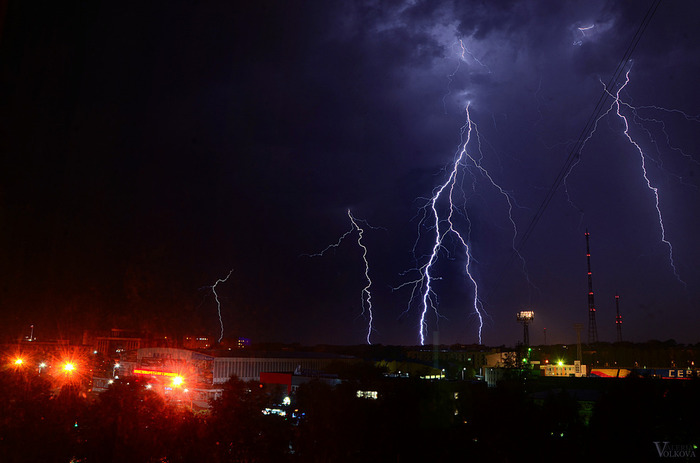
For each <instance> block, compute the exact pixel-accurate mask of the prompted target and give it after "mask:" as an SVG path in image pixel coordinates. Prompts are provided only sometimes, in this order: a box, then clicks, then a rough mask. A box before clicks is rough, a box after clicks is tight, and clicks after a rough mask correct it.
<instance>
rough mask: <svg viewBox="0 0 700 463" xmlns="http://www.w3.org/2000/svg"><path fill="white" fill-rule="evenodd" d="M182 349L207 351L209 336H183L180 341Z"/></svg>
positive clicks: (209, 341) (209, 344) (209, 345)
mask: <svg viewBox="0 0 700 463" xmlns="http://www.w3.org/2000/svg"><path fill="white" fill-rule="evenodd" d="M182 347H183V348H184V349H209V348H210V347H211V339H210V338H209V336H185V337H184V339H183V340H182Z"/></svg>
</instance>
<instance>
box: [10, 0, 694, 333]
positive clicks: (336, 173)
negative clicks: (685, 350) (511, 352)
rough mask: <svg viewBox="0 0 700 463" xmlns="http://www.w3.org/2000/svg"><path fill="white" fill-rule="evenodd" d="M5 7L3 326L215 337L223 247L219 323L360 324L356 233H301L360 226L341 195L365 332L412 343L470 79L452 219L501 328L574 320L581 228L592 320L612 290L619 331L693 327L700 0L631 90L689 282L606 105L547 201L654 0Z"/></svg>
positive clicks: (670, 25)
mask: <svg viewBox="0 0 700 463" xmlns="http://www.w3.org/2000/svg"><path fill="white" fill-rule="evenodd" d="M235 3H243V4H242V5H235ZM4 4H5V5H6V7H5V11H4V12H2V13H0V18H1V19H0V27H1V28H2V29H1V32H0V33H1V35H0V40H1V41H0V53H1V55H0V60H1V61H0V108H1V110H0V117H1V119H0V147H1V148H2V157H1V159H2V164H1V165H0V175H1V176H2V177H1V181H0V272H1V273H0V274H1V275H2V279H1V280H0V326H2V329H1V330H2V333H3V334H4V336H6V337H17V336H19V335H22V334H28V331H29V328H28V327H29V325H30V324H35V334H36V335H37V336H38V337H44V338H47V337H55V336H59V335H61V336H63V335H71V334H75V333H76V332H81V331H82V329H84V328H89V329H108V328H111V327H122V328H139V329H144V330H149V331H150V332H152V333H156V334H158V333H160V334H162V333H166V334H167V333H172V334H180V335H181V334H209V335H211V336H213V337H215V338H217V337H218V335H219V330H220V328H219V320H218V317H217V308H216V302H215V300H214V297H213V294H212V291H211V286H212V285H213V284H214V283H215V282H216V281H217V279H220V278H225V277H226V275H227V274H228V273H229V271H231V270H232V269H233V273H232V274H231V277H230V279H229V280H227V281H226V282H224V283H220V284H219V285H218V286H217V290H218V294H219V297H220V301H221V304H222V318H223V321H224V326H225V333H226V336H245V337H248V338H250V339H251V340H252V341H254V342H255V341H282V342H301V343H304V344H315V343H333V344H359V343H363V342H366V335H367V323H368V319H367V317H366V315H367V312H365V317H363V315H362V304H361V291H362V289H363V288H364V287H365V286H366V284H367V283H366V280H365V277H364V264H363V261H362V250H361V249H360V248H359V247H358V244H357V237H358V235H357V233H356V232H355V233H354V234H352V235H349V236H348V237H347V238H346V240H344V241H343V242H341V243H340V245H339V246H338V247H337V248H333V249H330V250H328V251H327V252H326V253H325V254H324V255H323V256H320V257H308V254H314V253H318V252H320V251H321V250H323V249H324V248H325V247H326V246H328V245H330V244H333V243H336V242H337V241H338V239H339V238H340V237H341V235H342V234H343V233H345V232H347V231H350V230H351V222H350V219H349V217H348V215H347V211H348V209H350V210H351V212H352V214H353V216H354V217H355V218H357V219H358V225H360V226H362V227H363V228H364V234H363V244H364V245H365V246H366V247H367V259H368V261H369V263H370V269H369V275H370V278H371V279H372V283H373V284H372V286H371V288H370V291H371V294H372V299H371V301H372V309H373V322H374V331H373V332H372V334H371V340H372V342H374V343H382V344H417V343H419V342H420V338H419V323H420V322H419V320H420V311H421V307H420V294H418V295H417V297H416V300H415V301H414V303H413V304H410V297H411V286H410V285H408V286H403V287H401V285H403V284H405V283H407V282H410V281H413V280H415V279H416V278H418V277H419V276H420V275H419V272H417V271H416V270H415V268H417V267H418V268H420V267H422V266H424V265H425V264H426V263H427V262H428V259H429V254H430V252H431V249H432V247H433V245H434V241H435V236H434V233H435V230H434V228H432V227H431V223H432V222H431V219H430V216H429V215H428V216H425V215H424V211H425V209H422V208H424V207H425V206H426V205H427V204H428V200H429V198H430V196H431V195H432V194H433V193H435V192H436V191H437V188H439V187H440V185H442V184H444V183H445V182H447V181H448V179H449V175H450V172H451V169H452V167H453V163H454V162H455V159H456V156H458V155H459V151H460V146H461V143H462V140H463V138H461V137H462V135H463V134H464V135H466V132H464V131H463V130H462V129H463V127H465V123H466V122H467V113H466V111H465V109H466V107H467V104H469V115H470V117H471V121H472V123H473V124H474V125H472V132H471V136H472V139H471V142H470V144H469V145H468V146H467V153H468V154H469V155H470V156H471V158H472V159H471V160H470V159H466V160H464V162H463V163H462V164H461V165H460V166H459V173H458V175H457V177H456V179H455V180H456V181H455V187H454V194H453V198H454V200H455V203H456V208H455V210H454V214H453V217H454V223H455V228H456V229H458V230H459V231H460V232H461V233H462V236H463V237H464V239H465V242H466V243H467V244H468V245H469V250H470V253H471V257H472V260H471V262H470V269H471V273H472V275H473V278H474V280H475V281H476V282H477V284H478V291H479V292H478V296H479V299H480V301H481V304H482V305H483V310H484V311H485V314H487V315H484V326H483V330H482V340H483V343H484V344H487V345H500V344H507V345H512V344H514V343H515V342H517V341H518V340H520V339H522V327H521V326H520V325H518V323H517V322H516V320H515V313H516V312H517V311H518V310H523V309H529V308H531V309H532V310H534V311H535V314H536V315H535V317H536V318H535V322H534V324H533V325H532V326H531V328H530V337H531V342H532V343H533V344H541V343H542V342H543V341H544V339H543V328H547V341H548V343H569V342H574V340H575V337H576V336H575V331H574V329H573V324H574V323H576V322H580V323H584V324H585V325H586V326H587V324H588V300H587V292H588V290H587V277H586V272H587V269H586V241H585V237H584V232H585V230H586V229H588V230H589V232H590V234H591V235H590V236H591V254H592V270H593V285H594V291H595V298H596V307H597V324H598V333H599V338H600V340H601V341H611V342H612V341H614V340H615V336H616V334H615V324H614V320H615V302H614V296H615V294H616V292H617V293H619V294H620V309H621V312H622V315H623V317H624V325H623V336H624V338H625V339H626V340H630V341H635V342H643V341H647V340H649V339H660V340H666V339H670V338H673V339H675V340H677V341H678V342H684V343H691V342H692V343H695V342H698V341H699V340H700V339H699V338H698V331H697V328H698V326H700V311H699V310H698V309H699V308H700V290H699V286H698V283H700V267H699V266H698V264H697V263H698V262H699V261H700V246H698V240H699V239H700V238H699V237H700V219H699V218H698V217H699V216H700V215H699V213H700V190H699V187H700V178H698V175H697V174H698V172H700V154H699V151H700V118H699V117H698V114H700V92H698V89H697V88H698V87H697V85H698V77H697V76H698V75H700V69H699V68H700V59H699V57H700V28H699V27H698V19H697V18H698V17H700V4H698V3H697V2H690V1H667V2H663V3H661V5H660V6H659V7H658V9H656V10H655V13H654V15H653V17H652V19H651V21H650V22H649V25H648V27H647V28H646V29H645V30H644V31H643V35H642V36H641V39H640V40H639V42H638V44H637V46H636V48H635V50H634V53H633V55H632V60H631V61H628V62H625V63H624V65H625V70H630V74H629V76H630V82H629V83H628V84H627V86H626V87H625V88H624V89H623V90H622V92H620V97H621V100H622V101H624V102H625V103H627V104H629V105H633V106H634V107H636V108H637V110H636V112H633V110H632V108H631V107H630V106H625V105H622V106H621V108H622V113H623V114H624V115H626V116H628V119H629V120H630V129H629V134H630V136H631V137H632V138H633V139H634V140H635V141H636V142H637V143H638V144H639V146H640V148H641V149H642V150H643V152H644V155H645V157H644V164H645V166H646V169H647V173H648V174H647V175H648V179H649V181H650V182H651V185H652V186H653V187H655V188H658V196H659V206H660V210H661V214H662V218H663V222H664V225H665V232H666V235H665V236H666V239H667V240H668V241H669V242H670V243H671V244H672V246H673V260H674V263H675V267H676V269H677V274H678V276H679V278H680V280H682V282H681V281H679V278H677V277H676V276H675V275H674V271H673V268H672V266H671V263H670V258H669V247H668V245H666V244H664V243H663V242H662V241H661V238H662V235H661V228H660V225H659V216H658V213H657V211H656V208H655V197H654V193H653V192H652V191H651V190H650V189H649V188H648V186H647V183H646V180H645V179H644V177H643V172H642V157H641V156H640V153H639V151H637V149H636V148H635V147H634V145H632V144H631V143H630V142H629V140H627V138H626V137H625V135H624V133H623V129H624V126H623V122H622V120H621V119H620V118H619V117H618V116H617V115H616V114H615V108H613V110H612V112H611V113H610V114H609V115H607V116H605V117H602V118H601V119H600V120H599V122H598V124H597V129H596V131H595V133H593V134H592V135H591V136H590V138H589V139H588V141H587V142H586V144H585V146H584V147H583V149H582V150H581V152H580V156H578V155H576V153H573V154H574V157H573V158H572V159H573V160H574V161H575V162H574V163H573V164H572V168H571V170H570V173H569V175H568V176H567V178H566V182H565V185H564V183H561V184H559V186H558V188H557V190H556V191H555V194H554V195H553V196H552V198H551V201H550V202H549V204H548V207H547V208H546V209H545V210H544V213H543V214H541V216H539V215H537V211H538V208H539V207H540V205H541V204H542V202H543V201H544V200H545V198H546V197H547V194H548V192H549V191H550V188H551V187H552V186H553V185H555V180H556V178H557V175H558V174H559V172H560V170H561V169H562V167H563V166H564V165H565V163H566V162H567V159H569V156H570V155H571V154H572V149H574V147H575V146H576V142H577V140H578V139H579V137H580V136H581V135H582V131H583V129H584V127H586V122H587V120H588V118H589V117H590V116H591V114H592V113H593V111H594V109H595V107H596V103H597V102H598V100H599V98H600V97H601V95H602V93H603V89H604V86H603V84H602V83H601V81H602V82H605V83H607V82H608V81H609V80H610V79H611V77H612V76H613V73H614V72H615V70H616V68H617V66H618V64H619V63H620V60H621V59H622V57H623V56H624V54H625V51H626V50H627V48H628V46H629V45H630V43H631V41H632V39H633V37H634V35H635V33H636V32H637V31H638V28H639V26H640V24H641V23H642V20H643V18H644V17H645V15H646V14H647V13H648V10H649V7H650V6H652V3H651V2H650V1H635V2H613V1H609V2H602V1H590V2H588V1H587V2H573V1H570V2H522V1H511V2H507V1H495V2H476V1H460V2H447V1H445V2H439V1H413V2H399V1H386V2H379V1H357V2H327V1H306V2H284V1H260V2H230V1H209V2H206V1H202V2H198V1H173V2H99V1H98V2H83V3H81V4H78V2H75V3H74V4H73V3H71V2H32V1H10V2H8V3H4ZM78 5H80V6H78ZM460 41H461V44H463V46H464V48H465V51H464V52H463V51H462V48H461V46H460ZM622 83H624V73H623V75H622V78H621V80H619V81H618V84H617V86H616V87H615V88H613V89H611V91H612V92H613V93H614V92H616V91H617V90H618V89H619V87H620V85H621V84H622ZM612 103H613V99H612V98H610V97H608V98H607V99H606V101H605V104H604V110H605V109H607V108H609V107H610V105H611V104H612ZM661 108H665V109H666V110H664V109H661ZM635 114H636V116H635ZM477 130H478V133H479V137H478V139H477V136H476V132H477ZM589 135H590V133H589V132H585V133H583V138H586V137H588V136H589ZM477 142H480V143H477ZM479 146H480V150H479ZM475 163H478V166H481V167H482V168H483V169H484V170H480V169H479V168H478V167H477V165H476V164H475ZM485 172H488V175H489V176H490V178H491V179H492V180H493V182H494V183H495V184H496V185H498V186H499V187H500V188H501V189H502V191H503V192H505V193H506V195H507V196H506V195H504V194H502V193H501V191H500V190H499V189H498V188H497V187H496V186H494V184H492V183H491V181H490V180H489V178H488V177H487V176H486V175H485ZM567 192H568V197H567ZM442 198H443V200H441V202H440V203H439V205H438V207H439V209H440V214H441V218H442V221H441V223H440V226H441V232H444V231H445V230H446V227H447V224H446V222H445V219H446V217H447V212H448V209H447V208H446V203H445V201H444V198H445V196H443V197H442ZM508 199H510V201H511V204H512V220H513V222H514V223H515V225H516V226H517V228H518V231H517V234H516V235H515V236H514V230H513V225H512V224H511V222H510V220H509V205H508ZM423 217H426V221H425V222H422V223H421V218H423ZM535 217H538V219H537V221H536V223H534V222H533V218H535ZM533 223H534V228H533V229H532V231H531V233H530V234H529V235H528V236H527V240H526V241H524V242H523V240H522V238H523V236H524V232H525V230H526V229H527V228H528V226H530V225H531V224H533ZM368 225H371V226H372V227H374V228H370V227H369V226H368ZM455 238H456V237H455V235H453V234H448V235H446V236H445V239H444V241H443V243H442V244H443V246H442V247H441V248H440V253H439V256H438V260H437V261H436V263H435V264H434V266H432V270H431V275H432V276H433V277H434V278H435V279H434V280H433V281H432V282H431V284H432V287H433V290H434V295H433V300H435V301H437V303H438V310H439V312H440V314H441V317H440V318H439V319H438V318H437V317H436V315H435V313H434V312H432V310H431V311H429V312H428V315H427V317H426V318H425V321H426V323H427V326H426V331H425V332H426V336H427V338H426V342H431V341H432V340H433V332H434V331H436V330H439V338H438V339H439V341H440V342H442V343H454V342H459V343H475V342H478V331H479V321H478V317H477V316H476V315H475V314H474V309H473V307H472V302H473V298H474V285H473V284H472V283H471V281H470V280H469V279H468V275H467V274H466V271H465V264H466V257H465V254H464V250H463V248H462V247H461V243H460V242H459V240H457V239H455ZM513 243H515V244H516V245H517V246H518V247H519V249H520V253H521V255H522V257H523V259H524V261H525V264H524V265H523V262H522V261H521V260H520V259H519V258H518V257H517V255H514V251H513ZM411 269H414V270H413V271H412V270H411ZM528 278H529V282H530V283H528ZM395 288H399V289H395ZM583 337H584V341H585V340H586V331H585V330H584V336H583Z"/></svg>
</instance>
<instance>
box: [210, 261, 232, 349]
mask: <svg viewBox="0 0 700 463" xmlns="http://www.w3.org/2000/svg"><path fill="white" fill-rule="evenodd" d="M232 273H233V269H231V271H230V272H228V275H226V278H223V279H221V278H219V279H218V280H216V283H214V284H213V285H212V286H211V292H212V293H214V299H216V310H217V312H218V314H219V324H220V325H221V335H220V336H219V342H221V340H222V339H224V320H223V319H222V318H221V301H219V295H218V294H217V293H216V286H217V285H218V284H219V283H225V282H226V280H228V279H229V277H230V276H231V274H232Z"/></svg>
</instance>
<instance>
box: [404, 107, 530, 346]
mask: <svg viewBox="0 0 700 463" xmlns="http://www.w3.org/2000/svg"><path fill="white" fill-rule="evenodd" d="M465 111H466V115H467V121H466V123H465V124H464V126H463V127H462V132H461V133H462V140H461V142H460V146H459V149H458V151H457V153H456V155H455V158H454V161H453V163H452V164H451V165H450V166H449V168H448V169H446V171H448V172H449V174H448V177H447V180H446V181H445V182H444V183H442V184H441V185H439V186H438V187H437V188H435V189H434V190H433V194H432V196H431V197H430V198H426V204H425V205H424V206H423V207H422V208H421V210H422V214H421V217H420V220H419V223H418V238H417V240H416V243H415V244H414V247H413V252H414V256H415V255H416V248H417V246H418V242H419V241H420V240H421V228H422V227H424V226H425V227H426V228H427V229H428V230H430V232H431V237H432V238H431V243H432V245H431V252H430V254H429V255H428V258H427V262H426V263H425V264H423V265H422V266H419V267H418V268H416V269H414V270H415V271H418V274H419V276H418V278H417V279H415V280H413V281H409V282H406V283H403V284H402V285H400V286H398V287H397V288H395V289H400V288H403V287H406V286H410V287H411V295H410V298H409V301H408V307H407V309H406V310H405V311H404V314H405V313H407V312H408V311H409V310H410V308H411V306H412V305H413V304H414V301H416V300H417V299H419V298H420V321H419V333H418V334H419V337H420V342H421V344H425V334H426V331H427V328H428V322H427V315H428V311H429V310H432V311H433V312H434V313H435V315H436V317H437V318H438V319H439V318H440V317H441V315H440V313H439V312H438V300H437V295H436V293H435V291H434V288H433V282H434V281H435V280H438V279H440V278H439V277H437V276H435V275H434V268H433V267H434V265H435V263H436V262H437V260H438V257H439V254H440V251H441V250H443V249H446V248H445V245H444V240H445V238H446V237H447V236H450V237H452V238H453V239H455V240H456V242H457V243H459V244H460V245H461V249H462V250H463V252H464V256H465V264H464V268H465V271H466V273H467V278H468V279H469V281H470V283H471V285H472V286H473V288H474V297H473V299H472V302H471V306H472V309H473V313H474V315H476V317H477V318H478V320H479V326H478V337H479V343H482V329H483V326H484V316H485V315H486V313H485V310H484V307H483V304H482V302H481V300H480V298H479V285H478V283H477V281H476V279H475V278H474V275H473V273H472V268H471V267H472V263H473V262H474V257H473V255H472V252H471V246H470V245H469V238H468V237H469V233H470V229H471V222H470V220H469V217H468V216H467V213H466V211H464V210H460V208H459V207H457V205H456V202H455V196H456V193H457V192H456V191H455V190H460V188H461V187H460V185H459V184H458V182H459V178H460V175H464V174H463V172H464V170H465V169H466V170H467V171H469V172H470V173H471V169H476V170H477V171H478V172H479V173H480V174H481V175H482V176H483V177H484V178H486V179H488V181H489V182H490V183H491V185H492V186H493V187H494V188H496V189H497V190H498V191H499V193H500V194H501V195H503V197H504V198H505V199H506V202H507V204H508V217H509V220H510V222H511V224H512V226H513V240H512V241H513V248H514V249H515V239H516V237H517V227H516V224H515V221H514V220H513V216H512V211H513V206H514V205H516V206H517V204H515V203H514V201H513V200H512V198H511V196H510V195H509V194H508V192H506V191H505V190H504V189H503V188H502V187H501V186H499V185H498V183H496V181H495V180H494V179H493V177H492V176H491V175H490V173H489V172H488V171H487V170H486V169H485V168H484V167H483V165H482V163H481V161H482V155H481V139H480V136H479V132H478V128H477V125H476V123H475V122H473V121H472V119H471V115H470V112H469V105H467V107H466V109H465ZM472 131H473V132H474V136H475V138H476V143H477V146H478V149H477V151H478V152H479V157H478V158H477V157H474V156H473V155H472V154H471V153H470V152H469V150H468V148H469V146H470V143H471V142H472V140H473V138H472V137H473V135H472ZM472 177H474V175H473V174H472ZM474 180H475V181H476V178H475V177H474ZM472 188H474V186H473V187H472ZM462 194H463V190H462ZM443 203H446V204H445V206H441V205H442V204H443ZM445 207H446V213H445V212H442V211H443V209H444V208H445ZM455 214H458V215H460V216H462V217H463V218H464V220H465V221H466V223H467V230H466V232H460V231H459V230H458V227H456V225H455V222H454V220H453V219H454V217H455ZM516 253H517V255H518V257H519V258H520V259H521V261H522V262H523V268H524V269H525V261H524V259H523V257H522V255H520V253H519V252H517V250H516ZM416 260H419V259H418V258H417V257H416ZM528 281H529V278H528Z"/></svg>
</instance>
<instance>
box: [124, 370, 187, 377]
mask: <svg viewBox="0 0 700 463" xmlns="http://www.w3.org/2000/svg"><path fill="white" fill-rule="evenodd" d="M134 374H135V375H153V376H171V377H175V376H177V373H171V372H169V371H156V370H134Z"/></svg>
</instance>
